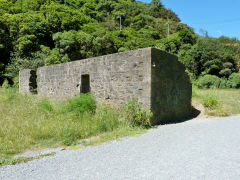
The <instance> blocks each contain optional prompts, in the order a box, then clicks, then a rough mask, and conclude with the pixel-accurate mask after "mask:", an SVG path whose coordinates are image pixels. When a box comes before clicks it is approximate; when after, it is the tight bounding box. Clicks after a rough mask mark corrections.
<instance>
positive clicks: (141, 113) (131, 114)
mask: <svg viewBox="0 0 240 180" xmlns="http://www.w3.org/2000/svg"><path fill="white" fill-rule="evenodd" d="M123 111H124V113H125V116H126V120H127V121H128V122H129V123H130V124H131V125H132V126H144V127H149V126H150V124H151V123H150V119H151V117H152V116H153V114H152V113H151V112H150V111H149V110H145V109H141V107H140V104H139V103H138V102H137V100H135V99H131V100H129V101H128V102H127V103H126V104H124V106H123Z"/></svg>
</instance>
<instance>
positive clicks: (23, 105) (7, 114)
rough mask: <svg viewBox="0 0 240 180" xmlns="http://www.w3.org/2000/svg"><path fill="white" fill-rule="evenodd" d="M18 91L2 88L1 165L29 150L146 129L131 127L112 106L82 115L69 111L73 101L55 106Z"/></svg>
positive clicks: (96, 141) (0, 109)
mask: <svg viewBox="0 0 240 180" xmlns="http://www.w3.org/2000/svg"><path fill="white" fill-rule="evenodd" d="M16 91H17V90H16V89H12V88H10V89H0V124H1V126H0V165H1V164H8V163H7V162H8V161H9V160H10V159H11V157H12V156H13V155H15V154H18V153H21V152H24V151H26V150H29V149H31V150H34V149H39V148H45V147H57V146H62V145H66V146H68V145H74V144H77V142H78V140H80V139H85V138H89V137H92V136H99V137H100V138H98V139H97V140H95V143H99V142H104V141H107V140H110V139H115V138H118V137H122V136H128V135H133V134H135V133H137V132H139V131H143V129H144V128H143V127H139V126H138V127H136V126H132V125H130V124H129V122H128V121H127V120H126V118H124V116H123V114H122V112H121V111H119V109H115V108H112V107H109V106H101V107H97V108H96V112H95V113H92V112H85V113H80V114H79V113H76V112H75V111H70V110H69V108H74V107H77V103H78V102H75V101H73V100H72V101H71V102H70V103H69V102H68V104H67V103H66V102H65V103H54V102H51V101H49V100H47V99H42V98H39V97H37V96H26V95H21V94H19V93H17V92H16ZM84 103H85V104H86V103H88V102H84ZM77 110H78V111H82V110H81V109H77Z"/></svg>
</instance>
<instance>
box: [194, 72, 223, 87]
mask: <svg viewBox="0 0 240 180" xmlns="http://www.w3.org/2000/svg"><path fill="white" fill-rule="evenodd" d="M220 83H221V79H220V78H219V77H217V76H215V75H205V76H202V77H200V78H199V79H198V80H197V82H196V85H197V87H198V88H201V89H208V88H219V85H220Z"/></svg>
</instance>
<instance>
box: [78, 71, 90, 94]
mask: <svg viewBox="0 0 240 180" xmlns="http://www.w3.org/2000/svg"><path fill="white" fill-rule="evenodd" d="M89 92H90V77H89V74H84V75H82V76H81V88H80V93H89Z"/></svg>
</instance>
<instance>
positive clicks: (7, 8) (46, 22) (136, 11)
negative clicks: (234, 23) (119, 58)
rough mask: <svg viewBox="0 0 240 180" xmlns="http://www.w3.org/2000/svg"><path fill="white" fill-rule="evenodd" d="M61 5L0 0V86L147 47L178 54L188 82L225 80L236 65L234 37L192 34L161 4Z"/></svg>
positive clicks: (48, 0)
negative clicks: (26, 73)
mask: <svg viewBox="0 0 240 180" xmlns="http://www.w3.org/2000/svg"><path fill="white" fill-rule="evenodd" d="M66 2H67V3H66V5H65V4H64V0H35V1H32V0H0V84H2V83H3V81H4V79H8V81H9V83H10V84H11V83H13V81H15V80H14V78H15V79H17V78H16V76H17V74H18V71H19V70H20V69H23V68H37V67H40V66H44V65H50V64H58V63H63V62H69V61H74V60H77V59H84V58H88V57H94V56H100V55H105V54H110V53H116V52H122V51H126V50H132V49H138V48H144V47H149V46H151V47H158V48H161V49H163V50H166V51H168V52H170V53H173V54H175V55H178V56H179V59H180V61H182V62H183V63H184V64H185V65H186V67H187V71H188V73H189V75H190V76H191V77H192V79H197V78H198V77H201V76H204V75H207V74H209V75H215V76H218V77H220V78H225V79H227V78H229V76H230V75H231V74H232V73H236V72H238V69H239V67H240V63H239V62H240V61H239V59H240V42H239V41H238V40H237V39H234V38H233V39H231V38H227V37H220V38H218V39H214V38H210V37H208V36H207V35H206V37H201V36H199V35H196V34H195V33H194V32H193V29H192V28H190V27H188V26H187V25H184V24H182V23H181V22H180V19H179V18H178V16H177V15H176V14H175V13H174V12H172V11H171V10H169V9H166V8H165V7H164V5H163V4H162V2H161V0H152V2H151V3H143V2H138V1H135V0H67V1H66ZM120 17H121V20H122V21H121V22H122V30H121V31H120V26H119V25H120V24H119V20H120ZM167 24H169V25H170V36H168V25H167Z"/></svg>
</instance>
